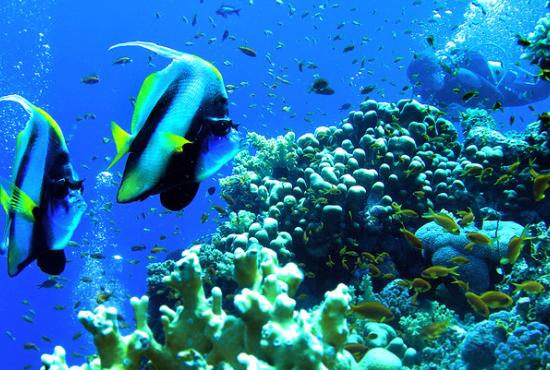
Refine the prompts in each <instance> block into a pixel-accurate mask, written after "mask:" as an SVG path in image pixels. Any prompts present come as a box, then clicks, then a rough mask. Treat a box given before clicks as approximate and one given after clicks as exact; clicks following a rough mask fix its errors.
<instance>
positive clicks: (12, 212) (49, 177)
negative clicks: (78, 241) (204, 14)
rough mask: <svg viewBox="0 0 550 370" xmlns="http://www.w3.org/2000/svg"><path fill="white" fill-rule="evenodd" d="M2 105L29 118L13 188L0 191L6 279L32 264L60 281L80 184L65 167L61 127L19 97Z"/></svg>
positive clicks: (79, 204)
mask: <svg viewBox="0 0 550 370" xmlns="http://www.w3.org/2000/svg"><path fill="white" fill-rule="evenodd" d="M0 101H13V102H17V103H19V104H21V106H23V108H24V109H25V110H26V111H27V113H28V114H29V115H30V118H29V120H28V121H27V124H26V126H25V128H24V129H23V131H21V132H20V133H19V135H18V136H17V144H16V153H15V164H14V166H13V175H12V179H11V182H10V184H9V185H8V186H7V187H3V186H2V187H1V190H0V200H1V203H2V207H3V208H4V210H5V211H6V212H7V214H8V218H7V224H6V228H5V236H4V241H3V243H2V245H1V246H0V252H5V251H6V249H7V251H8V274H9V275H10V276H15V275H17V274H18V273H19V272H21V270H23V268H25V267H26V266H27V265H29V264H30V263H31V262H33V261H34V260H35V259H36V260H37V263H38V266H39V267H40V268H41V269H42V271H44V272H46V273H48V274H52V275H58V274H60V273H61V272H63V270H64V268H65V263H66V259H65V253H64V251H63V249H64V248H65V247H66V246H67V243H68V242H69V241H70V240H71V237H72V236H73V233H74V231H75V230H76V227H77V226H78V224H79V223H80V220H81V218H82V215H83V214H84V211H85V210H86V202H85V201H84V199H83V197H82V180H80V179H79V178H78V176H77V174H76V172H75V171H74V169H73V167H72V165H71V162H70V161H69V151H68V149H67V145H66V143H65V139H64V137H63V133H62V132H61V129H60V127H59V125H58V124H57V123H56V122H55V121H54V120H53V118H52V117H51V116H50V115H49V114H48V113H46V112H45V111H44V110H42V109H40V108H38V107H36V106H34V105H33V104H31V103H30V102H29V101H27V100H26V99H25V98H23V97H21V96H18V95H9V96H4V97H0Z"/></svg>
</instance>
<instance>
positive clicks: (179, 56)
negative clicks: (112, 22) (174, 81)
mask: <svg viewBox="0 0 550 370" xmlns="http://www.w3.org/2000/svg"><path fill="white" fill-rule="evenodd" d="M121 46H140V47H142V48H145V49H147V50H151V51H152V52H154V53H156V54H158V55H160V56H163V57H165V58H168V59H172V60H184V59H186V60H189V61H192V60H195V61H196V60H198V61H201V62H203V63H206V64H207V65H208V66H209V67H210V68H211V69H212V71H213V72H214V73H215V74H216V76H217V77H218V79H220V80H223V79H222V75H221V74H220V71H218V69H217V68H216V67H215V66H214V65H213V64H212V63H210V62H208V61H207V60H204V59H202V58H201V57H198V56H196V55H193V54H189V53H183V52H181V51H178V50H174V49H170V48H167V47H166V46H162V45H159V44H155V43H154V42H149V41H129V42H122V43H120V44H116V45H113V46H111V47H110V48H109V50H112V49H115V48H118V47H121Z"/></svg>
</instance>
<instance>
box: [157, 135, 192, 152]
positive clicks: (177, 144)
mask: <svg viewBox="0 0 550 370" xmlns="http://www.w3.org/2000/svg"><path fill="white" fill-rule="evenodd" d="M162 134H163V135H164V138H165V139H166V141H167V142H168V143H170V146H172V147H173V148H174V151H176V152H180V153H181V152H183V146H184V145H185V144H191V141H189V140H187V139H186V138H184V137H183V136H179V135H176V134H171V133H169V132H163V133H162Z"/></svg>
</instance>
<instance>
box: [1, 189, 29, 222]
mask: <svg viewBox="0 0 550 370" xmlns="http://www.w3.org/2000/svg"><path fill="white" fill-rule="evenodd" d="M10 190H11V196H10V194H8V192H7V191H6V189H4V187H1V188H0V200H1V201H2V207H3V208H4V210H5V211H6V212H10V211H12V210H13V211H14V212H16V213H18V214H20V215H22V216H23V217H24V218H26V219H27V220H29V221H31V222H34V220H35V212H36V210H37V209H38V205H37V204H36V203H35V202H34V200H32V199H31V197H29V196H28V195H27V194H26V193H25V192H24V191H23V190H21V189H19V188H18V187H17V186H15V185H11V187H10Z"/></svg>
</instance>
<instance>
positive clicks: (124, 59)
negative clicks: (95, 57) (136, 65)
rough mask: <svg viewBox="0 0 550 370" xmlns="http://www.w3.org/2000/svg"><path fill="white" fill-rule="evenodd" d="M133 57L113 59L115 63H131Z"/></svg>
mask: <svg viewBox="0 0 550 370" xmlns="http://www.w3.org/2000/svg"><path fill="white" fill-rule="evenodd" d="M131 62H132V59H131V58H130V57H119V58H116V59H115V60H113V64H119V65H120V64H128V63H131Z"/></svg>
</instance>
